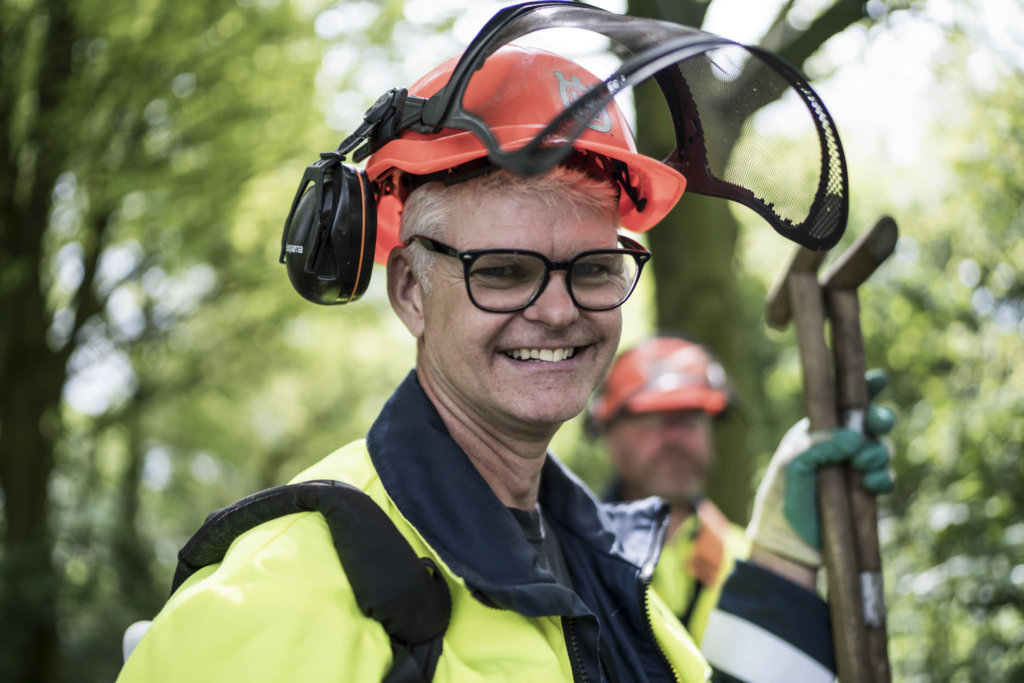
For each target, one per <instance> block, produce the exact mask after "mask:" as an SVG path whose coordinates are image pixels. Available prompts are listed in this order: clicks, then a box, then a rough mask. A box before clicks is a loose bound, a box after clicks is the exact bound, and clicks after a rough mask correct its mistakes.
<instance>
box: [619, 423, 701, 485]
mask: <svg viewBox="0 0 1024 683" xmlns="http://www.w3.org/2000/svg"><path fill="white" fill-rule="evenodd" d="M605 442H606V444H607V446H608V453H609V455H610V457H611V460H612V465H613V467H614V468H615V471H616V473H617V474H618V475H619V478H620V479H621V481H622V483H623V488H624V494H625V496H626V497H627V499H630V500H632V499H636V498H646V497H647V496H661V497H662V498H665V499H666V500H668V501H670V502H673V503H680V504H682V503H686V502H688V501H690V500H692V499H693V497H694V496H695V495H697V494H699V493H701V492H702V491H703V489H704V482H705V480H706V479H707V474H708V469H709V468H710V466H711V460H712V450H713V448H712V439H711V417H710V416H709V415H708V414H707V413H706V412H704V411H703V410H675V411H667V412H653V413H640V414H637V415H624V416H622V417H620V418H618V419H617V420H615V421H614V422H612V424H611V425H609V427H608V429H607V430H606V432H605Z"/></svg>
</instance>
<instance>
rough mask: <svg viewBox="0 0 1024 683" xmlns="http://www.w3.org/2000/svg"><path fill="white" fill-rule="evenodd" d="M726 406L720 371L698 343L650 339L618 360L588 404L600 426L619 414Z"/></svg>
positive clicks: (713, 412)
mask: <svg viewBox="0 0 1024 683" xmlns="http://www.w3.org/2000/svg"><path fill="white" fill-rule="evenodd" d="M728 404H729V393H728V388H727V385H726V377H725V370H723V369H722V366H721V365H719V364H718V363H717V362H716V361H715V360H714V359H713V358H712V357H711V356H710V355H709V354H708V352H707V351H705V350H704V347H702V346H701V345H700V344H696V343H694V342H692V341H689V340H687V339H680V338H678V337H654V338H652V339H648V340H646V341H643V342H641V343H640V344H637V345H636V346H634V347H633V348H632V349H630V350H629V351H626V352H625V353H624V354H622V355H621V356H619V357H618V359H617V360H616V361H615V363H614V364H613V365H612V369H611V372H609V373H608V378H607V379H606V380H605V381H604V384H603V385H602V386H601V390H600V393H598V395H597V397H596V398H595V399H594V404H593V410H592V411H591V416H592V420H593V421H594V422H595V423H596V425H598V426H605V425H607V424H608V423H609V422H611V421H612V420H614V419H615V418H617V417H619V416H621V415H627V414H635V413H651V412H660V411H668V410H690V409H698V410H704V411H706V412H708V413H710V414H711V415H718V414H719V413H721V412H722V411H723V410H725V408H726V406H727V405H728Z"/></svg>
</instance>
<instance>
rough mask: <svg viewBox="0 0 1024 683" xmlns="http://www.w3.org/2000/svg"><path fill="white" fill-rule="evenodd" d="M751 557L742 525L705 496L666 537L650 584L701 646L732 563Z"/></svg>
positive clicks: (748, 542) (730, 572)
mask: <svg viewBox="0 0 1024 683" xmlns="http://www.w3.org/2000/svg"><path fill="white" fill-rule="evenodd" d="M749 556H750V540H749V539H748V538H747V537H746V534H744V532H743V529H742V528H741V527H738V526H736V525H735V524H733V523H731V522H730V521H729V520H728V519H727V518H726V517H725V515H723V514H722V513H721V511H719V509H718V508H717V507H715V505H714V503H712V502H711V501H710V500H708V499H706V498H705V499H704V500H701V501H700V502H699V503H697V510H696V514H691V515H690V516H689V517H687V518H686V519H685V520H684V521H683V523H682V524H680V525H679V528H677V529H676V530H675V531H674V532H673V534H672V536H671V537H669V539H668V540H666V541H665V546H664V548H662V551H661V558H660V559H659V560H658V566H657V567H656V568H655V570H654V578H653V579H652V580H651V587H652V588H654V590H656V591H657V592H658V595H659V596H661V598H662V599H663V600H664V601H665V605H666V606H667V607H668V608H669V610H671V611H672V613H673V614H675V615H676V616H677V617H679V620H680V621H681V622H683V625H684V626H686V630H687V631H689V633H690V635H691V636H693V639H694V640H695V641H696V642H697V643H698V644H699V643H700V642H701V639H702V638H703V636H704V627H705V626H706V625H707V622H708V617H709V616H710V615H711V612H712V611H713V610H714V609H715V606H716V605H718V598H719V597H720V595H721V592H722V587H723V586H724V585H725V581H726V579H727V578H728V577H729V575H730V574H732V570H733V568H734V567H735V566H736V561H737V560H745V559H747V558H748V557H749Z"/></svg>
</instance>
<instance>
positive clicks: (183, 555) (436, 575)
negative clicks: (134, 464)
mask: <svg viewBox="0 0 1024 683" xmlns="http://www.w3.org/2000/svg"><path fill="white" fill-rule="evenodd" d="M296 512H319V513H320V514H321V515H323V516H324V519H326V520H327V526H328V527H329V528H330V531H331V539H332V540H333V542H334V548H335V550H336V551H337V553H338V559H340V560H341V565H342V568H343V569H344V570H345V574H346V576H347V577H348V581H349V583H350V584H351V585H352V590H353V592H354V593H355V598H356V603H357V604H358V605H359V609H361V610H362V612H363V614H365V615H366V616H368V617H371V618H373V619H375V620H377V621H378V622H380V624H381V626H383V627H384V630H385V631H386V632H387V634H388V636H389V637H390V638H391V648H392V654H393V655H394V657H393V662H392V667H391V670H390V671H389V672H388V674H387V675H386V676H385V677H384V682H385V683H420V682H421V681H425V682H429V681H430V680H431V679H432V678H433V677H434V670H435V669H436V667H437V660H438V658H439V657H440V656H441V640H442V638H443V636H444V632H445V630H446V629H447V628H448V618H449V616H450V615H451V594H450V593H449V591H448V584H447V583H445V580H444V577H443V576H441V572H440V571H439V570H438V569H437V567H436V566H435V565H434V563H433V561H431V560H430V559H429V558H418V557H416V553H415V552H414V551H413V549H412V547H411V546H410V545H409V543H408V541H406V540H405V538H404V537H403V536H402V534H401V533H400V532H399V531H398V529H397V528H395V525H394V523H393V522H392V521H391V520H390V519H389V518H388V516H387V514H385V512H384V511H383V510H381V508H380V507H379V506H378V505H377V504H376V503H375V502H373V499H371V498H370V497H369V496H368V495H366V494H365V493H363V492H362V491H360V490H359V489H357V488H355V487H354V486H350V485H349V484H345V483H343V482H340V481H331V480H318V481H310V482H304V483H301V484H289V485H287V486H277V487H275V488H272V489H267V490H266V491H260V492H258V493H254V494H252V495H251V496H247V497H246V498H243V499H242V500H240V501H238V502H237V503H235V504H234V505H232V506H230V507H226V508H224V509H222V510H217V511H215V512H213V513H211V514H210V516H209V517H207V518H206V522H205V523H204V524H203V526H202V527H201V528H200V529H199V531H197V532H196V534H195V535H194V536H193V537H192V538H191V539H189V541H188V543H186V544H185V547H184V548H182V549H181V552H179V553H178V567H177V569H176V570H175V572H174V580H173V582H172V585H171V594H173V593H174V592H175V591H176V590H178V588H179V587H181V584H183V583H184V582H185V580H186V579H188V578H189V577H190V576H192V575H193V574H194V573H196V571H198V570H199V569H201V568H202V567H205V566H208V565H211V564H215V563H217V562H220V561H221V560H223V559H224V555H225V554H226V553H227V550H228V547H229V546H230V545H231V543H232V542H233V541H234V540H235V539H236V538H238V537H239V536H241V535H242V534H244V533H245V532H246V531H249V530H250V529H253V528H255V527H257V526H259V525H260V524H263V523H264V522H269V521H270V520H273V519H277V518H278V517H283V516H284V515H290V514H293V513H296Z"/></svg>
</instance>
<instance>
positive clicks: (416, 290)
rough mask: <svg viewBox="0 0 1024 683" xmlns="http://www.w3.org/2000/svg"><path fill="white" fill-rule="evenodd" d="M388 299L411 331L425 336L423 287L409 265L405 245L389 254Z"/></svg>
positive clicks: (417, 335) (416, 334) (417, 337)
mask: <svg viewBox="0 0 1024 683" xmlns="http://www.w3.org/2000/svg"><path fill="white" fill-rule="evenodd" d="M388 299H389V300H390V301H391V308H393V309H394V310H395V314H396V315H398V317H399V318H401V319H402V322H403V323H404V324H405V328H406V329H407V330H409V333H410V334H411V335H412V336H414V337H416V339H420V338H421V337H422V336H423V326H424V325H423V288H422V287H420V283H419V281H418V280H417V279H416V276H415V275H414V274H413V272H412V268H410V267H409V261H408V257H407V256H406V254H405V247H395V248H394V249H392V250H391V253H390V254H389V255H388Z"/></svg>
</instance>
